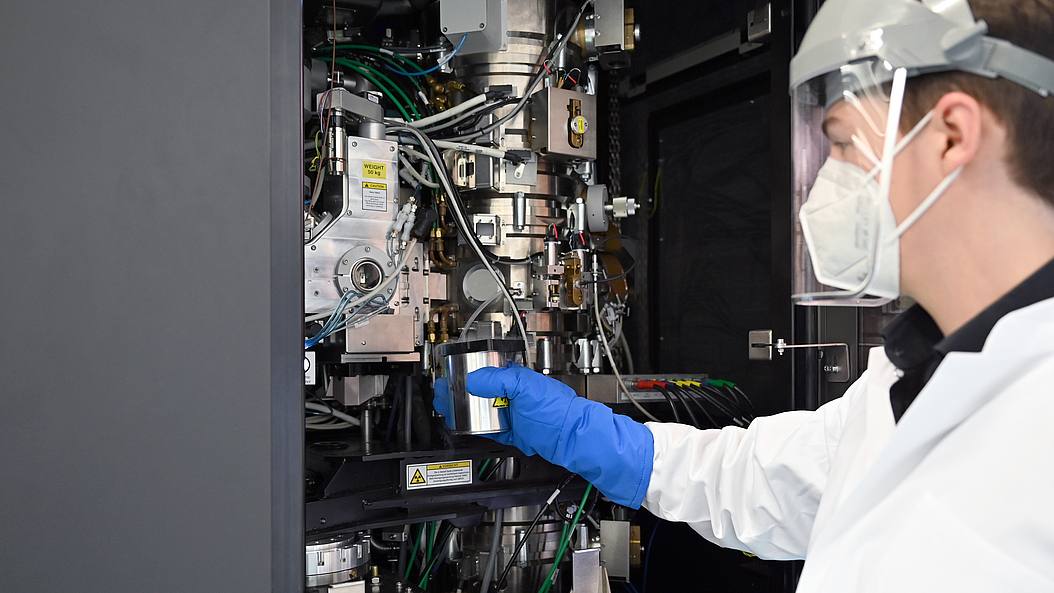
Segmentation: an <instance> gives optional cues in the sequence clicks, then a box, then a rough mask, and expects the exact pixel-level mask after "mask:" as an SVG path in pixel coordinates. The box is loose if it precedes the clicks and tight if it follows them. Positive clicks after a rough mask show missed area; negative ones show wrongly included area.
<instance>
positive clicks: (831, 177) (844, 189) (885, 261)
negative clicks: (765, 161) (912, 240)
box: [798, 157, 900, 299]
mask: <svg viewBox="0 0 1054 593" xmlns="http://www.w3.org/2000/svg"><path fill="white" fill-rule="evenodd" d="M880 198H881V188H880V186H879V184H878V182H877V181H875V177H874V174H869V173H866V172H864V170H863V169H861V168H860V167H857V166H856V165H853V164H850V163H846V162H843V161H839V160H836V159H834V158H831V157H828V159H827V161H826V162H825V163H824V164H823V166H822V167H820V170H819V171H818V172H817V174H816V181H815V182H814V183H813V186H812V190H811V191H810V192H809V198H808V200H806V201H805V204H803V205H802V207H801V210H800V211H799V213H798V219H799V221H800V222H801V228H802V234H803V235H804V237H805V243H806V245H807V246H808V248H809V257H810V258H811V260H812V269H813V274H815V275H816V279H817V280H819V281H820V282H822V283H823V284H826V285H828V286H833V287H835V288H840V289H843V290H853V289H855V288H858V287H860V286H862V285H864V284H865V283H866V282H868V276H869V275H871V278H870V282H869V284H868V285H867V290H866V292H867V294H870V295H872V296H877V297H884V298H891V299H892V298H896V297H898V296H900V267H899V265H898V263H899V261H900V242H899V241H898V240H897V239H896V238H895V237H886V238H883V239H880V240H879V245H878V253H877V254H874V253H873V251H874V242H875V236H874V235H875V233H876V232H877V233H881V232H882V229H892V228H894V227H895V226H896V221H895V219H894V218H893V209H892V208H891V207H890V205H889V201H888V200H882V199H880ZM876 255H877V257H874V256H876ZM872 259H874V262H872ZM872 267H873V268H874V270H873V272H872Z"/></svg>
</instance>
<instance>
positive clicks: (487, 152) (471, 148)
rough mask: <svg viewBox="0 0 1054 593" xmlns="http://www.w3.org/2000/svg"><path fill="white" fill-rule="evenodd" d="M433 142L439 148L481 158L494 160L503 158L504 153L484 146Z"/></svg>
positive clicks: (442, 141) (441, 141)
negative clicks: (477, 155) (471, 154)
mask: <svg viewBox="0 0 1054 593" xmlns="http://www.w3.org/2000/svg"><path fill="white" fill-rule="evenodd" d="M433 142H435V145H436V146H438V147H439V148H449V149H451V150H457V151H459V152H468V153H474V154H480V155H483V156H489V157H494V158H496V159H503V158H505V151H504V150H498V149H496V148H486V147H484V146H476V145H475V144H465V143H464V142H448V141H446V140H433Z"/></svg>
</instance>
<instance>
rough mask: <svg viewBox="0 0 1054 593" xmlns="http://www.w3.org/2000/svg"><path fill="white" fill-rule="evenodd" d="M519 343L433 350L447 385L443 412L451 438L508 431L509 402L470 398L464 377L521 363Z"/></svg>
mask: <svg viewBox="0 0 1054 593" xmlns="http://www.w3.org/2000/svg"><path fill="white" fill-rule="evenodd" d="M522 354H523V341H521V340H474V341H472V342H447V343H445V344H440V345H439V346H436V350H435V356H436V358H437V359H438V360H439V364H440V365H442V369H443V376H444V377H446V379H447V381H448V385H449V390H450V391H449V398H450V399H449V401H448V402H447V404H448V405H447V408H448V409H449V410H450V415H451V416H452V418H447V424H448V425H452V430H453V431H454V433H455V434H494V433H499V432H506V431H508V430H509V429H510V428H511V426H510V424H509V401H508V399H506V398H486V397H477V396H475V395H472V394H471V393H469V392H468V390H467V389H465V378H466V377H468V374H469V373H471V372H472V371H475V370H477V369H481V368H483V367H504V366H508V363H509V362H510V361H517V360H522Z"/></svg>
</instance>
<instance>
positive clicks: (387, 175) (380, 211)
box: [304, 136, 399, 313]
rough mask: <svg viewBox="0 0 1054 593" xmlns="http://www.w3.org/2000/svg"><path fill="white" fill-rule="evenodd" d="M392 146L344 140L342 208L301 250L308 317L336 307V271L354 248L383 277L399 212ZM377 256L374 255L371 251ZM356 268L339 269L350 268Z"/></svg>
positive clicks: (394, 147)
mask: <svg viewBox="0 0 1054 593" xmlns="http://www.w3.org/2000/svg"><path fill="white" fill-rule="evenodd" d="M396 150H397V145H396V143H395V142H388V141H385V140H371V139H368V138H359V137H357V136H356V137H349V138H348V149H347V152H346V154H347V155H348V167H347V168H348V173H347V175H345V176H344V177H343V183H344V207H343V208H342V209H341V212H340V213H339V214H338V216H337V217H336V218H335V219H334V220H333V221H332V222H330V223H329V224H328V225H327V226H325V227H324V228H322V229H321V230H317V231H314V232H313V239H312V240H311V241H309V242H308V243H307V244H306V245H305V246H304V310H305V311H306V312H307V313H318V312H321V311H332V310H333V308H334V307H336V306H337V304H338V302H339V301H340V297H341V294H343V293H342V292H341V288H340V286H339V283H338V282H337V277H338V275H339V270H338V267H342V262H343V258H344V254H346V253H348V252H349V251H352V250H353V249H356V248H362V249H367V248H368V249H370V250H371V253H374V254H376V255H377V257H376V258H375V261H376V262H377V263H379V264H382V268H383V270H384V272H385V275H386V276H387V275H388V274H389V273H391V272H393V271H394V267H395V266H394V265H388V264H389V263H390V258H388V256H387V255H386V247H385V235H386V233H387V232H388V227H389V226H390V225H391V223H392V221H393V220H394V219H395V215H396V213H397V210H398V198H397V194H396V189H397V188H398V187H399V182H398V157H397V155H396ZM372 250H376V251H372ZM354 264H355V262H349V263H348V264H344V266H343V267H346V268H351V267H353V266H354Z"/></svg>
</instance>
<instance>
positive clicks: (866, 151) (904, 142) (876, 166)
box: [853, 110, 933, 181]
mask: <svg viewBox="0 0 1054 593" xmlns="http://www.w3.org/2000/svg"><path fill="white" fill-rule="evenodd" d="M931 119H933V111H932V110H930V111H929V112H928V113H927V114H926V115H924V116H922V119H920V120H919V123H917V124H915V127H914V128H911V130H910V131H909V132H908V133H907V134H905V135H904V138H902V139H901V140H900V142H898V143H897V147H896V148H895V149H894V150H893V156H894V157H896V156H897V155H899V154H900V153H901V152H903V150H904V149H905V148H907V146H908V144H911V141H912V140H914V139H915V137H916V136H918V135H919V133H921V132H922V129H923V128H925V127H926V124H928V123H930V120H931ZM853 146H855V147H856V149H857V150H859V151H860V153H861V154H863V155H864V157H866V158H867V160H869V161H871V165H872V168H871V170H870V171H868V172H867V181H871V180H872V179H874V178H875V177H878V173H879V171H881V170H882V163H880V162H879V161H878V157H877V156H875V153H873V152H871V148H870V147H868V145H867V144H866V143H865V142H864V141H863V140H861V139H860V138H859V137H857V136H856V135H855V134H854V135H853Z"/></svg>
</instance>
